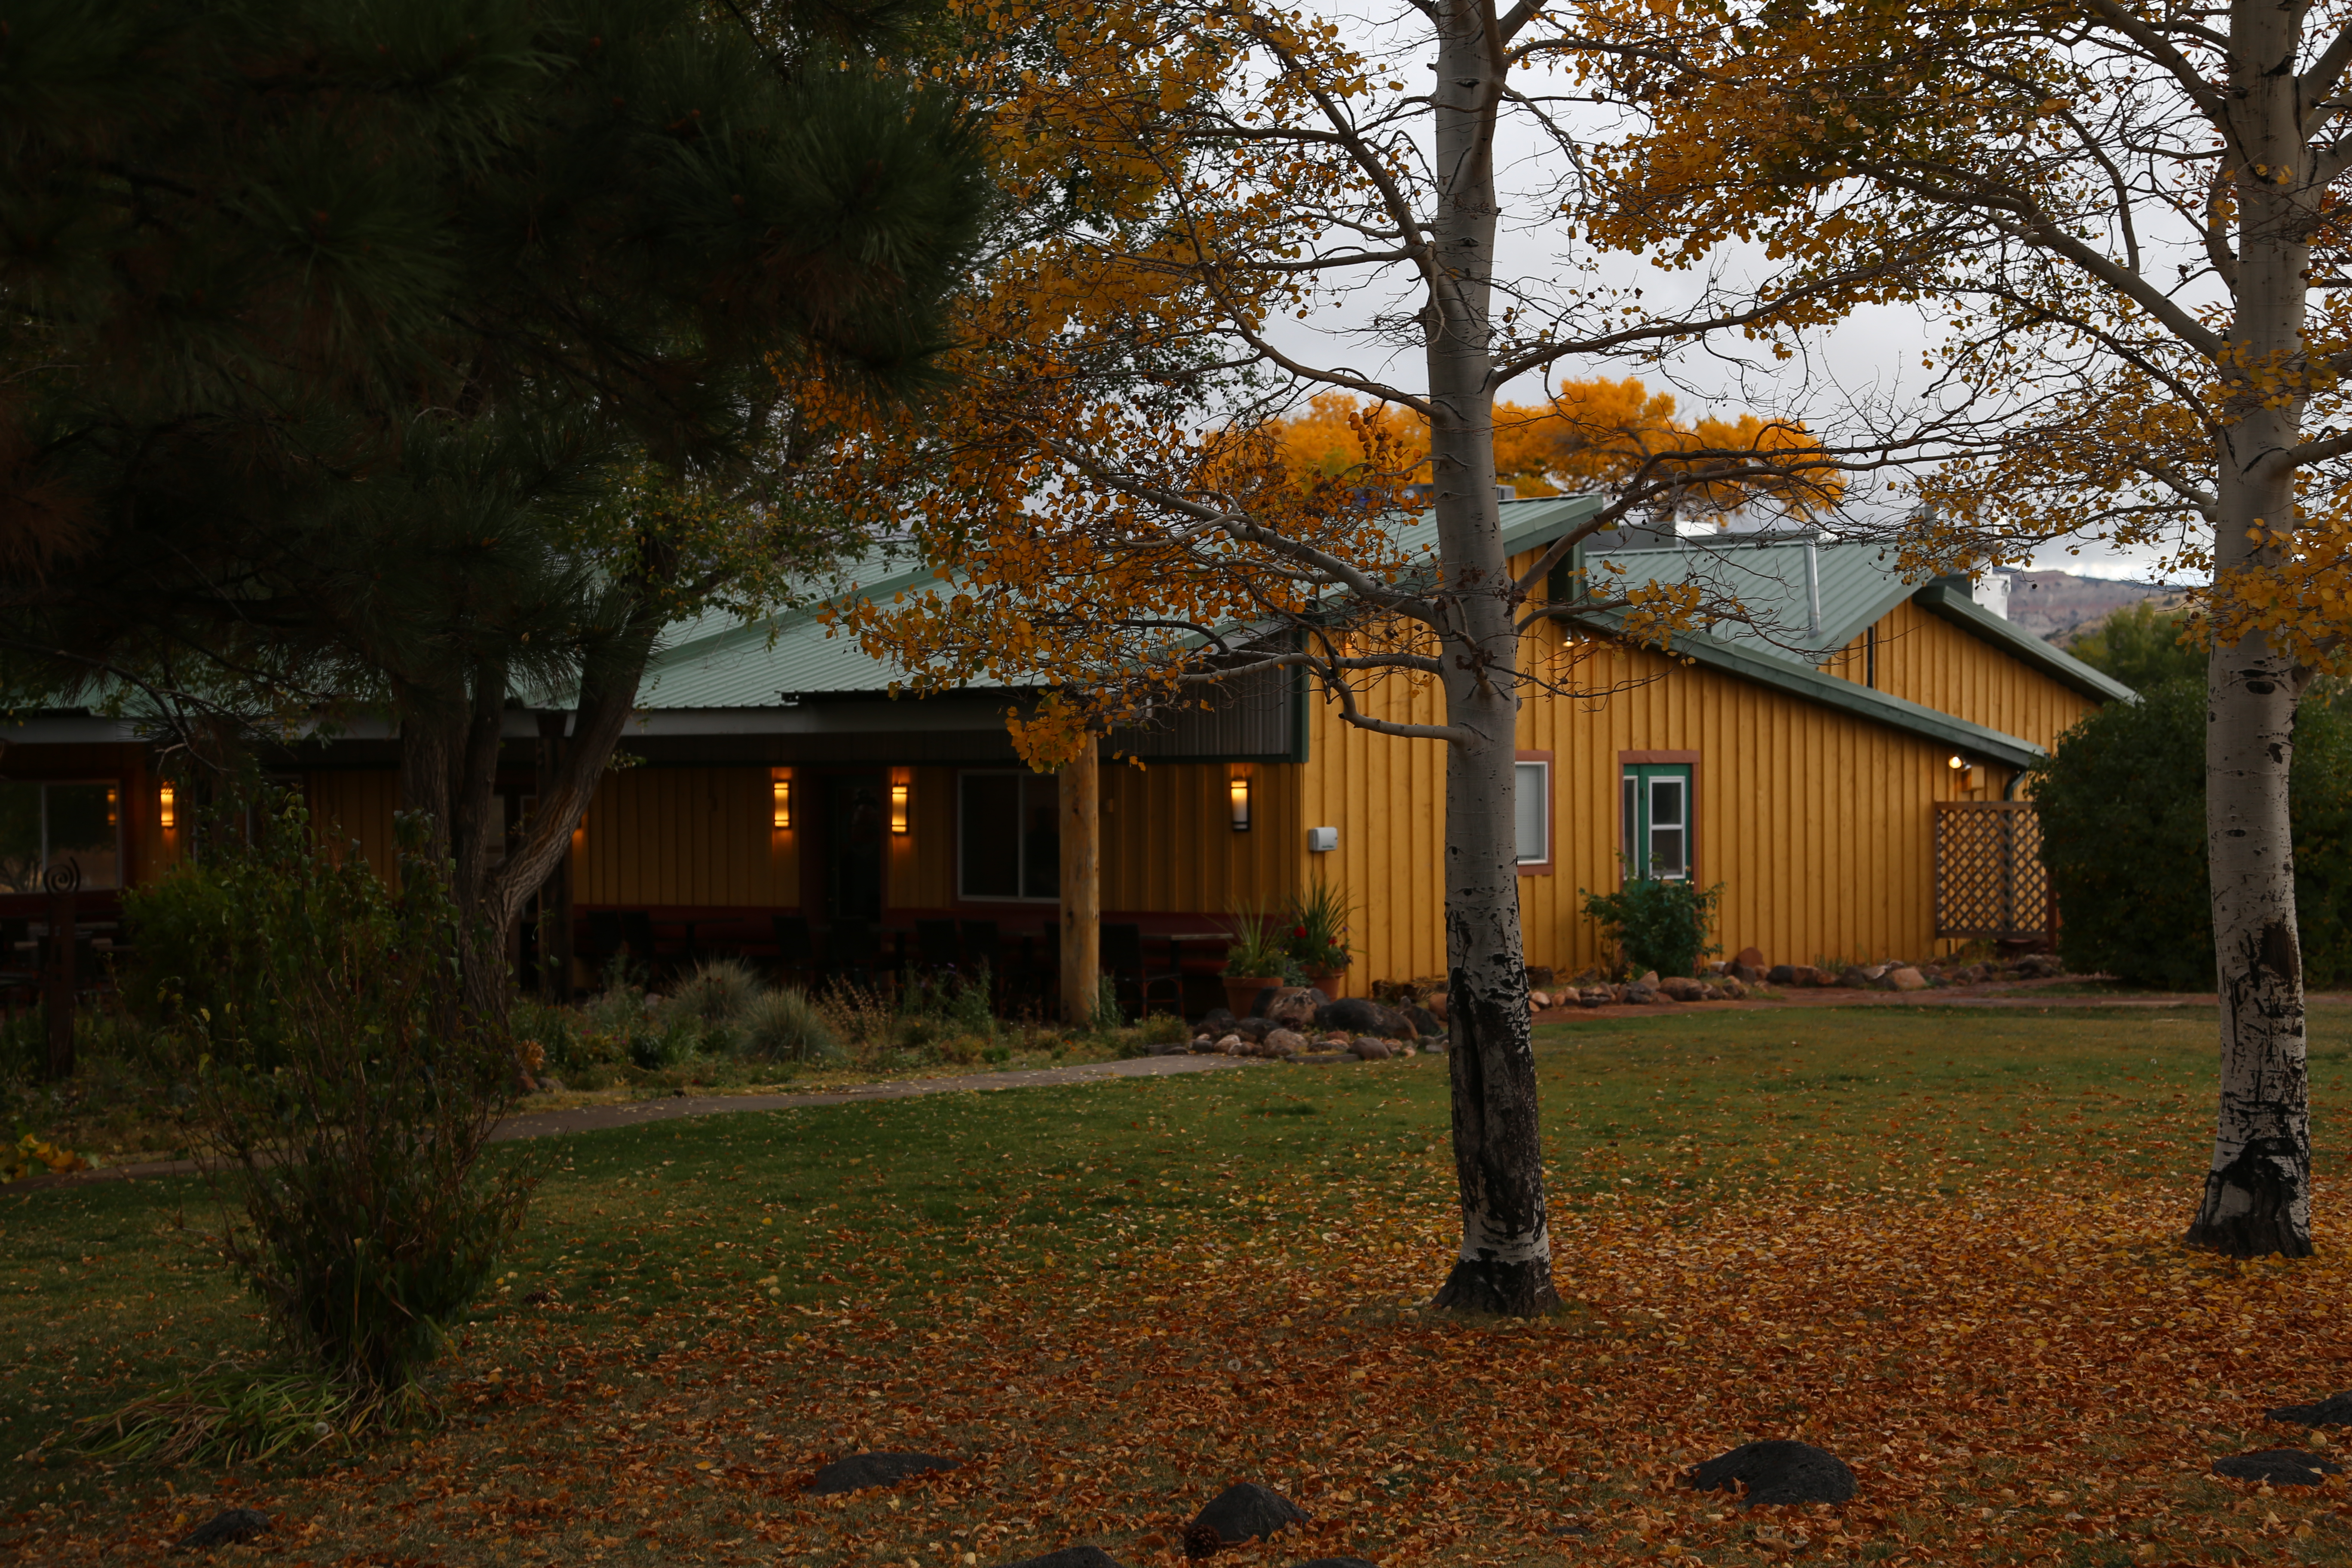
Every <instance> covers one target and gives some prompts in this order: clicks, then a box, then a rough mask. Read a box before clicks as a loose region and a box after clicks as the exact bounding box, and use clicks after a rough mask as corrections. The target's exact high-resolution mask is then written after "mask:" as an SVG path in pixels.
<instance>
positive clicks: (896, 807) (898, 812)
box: [890, 784, 908, 834]
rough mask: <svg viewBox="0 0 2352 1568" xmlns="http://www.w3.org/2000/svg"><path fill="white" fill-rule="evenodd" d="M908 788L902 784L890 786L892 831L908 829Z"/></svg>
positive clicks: (903, 831)
mask: <svg viewBox="0 0 2352 1568" xmlns="http://www.w3.org/2000/svg"><path fill="white" fill-rule="evenodd" d="M907 788H908V786H907V785H905V784H892V785H891V786H890V831H891V832H893V833H898V834H903V833H905V832H906V831H907Z"/></svg>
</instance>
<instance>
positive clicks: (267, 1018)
mask: <svg viewBox="0 0 2352 1568" xmlns="http://www.w3.org/2000/svg"><path fill="white" fill-rule="evenodd" d="M401 826H402V830H403V838H404V843H405V844H410V845H413V844H414V843H415V842H417V841H418V839H419V838H420V837H421V835H420V834H419V833H418V831H417V825H415V823H413V822H408V821H406V820H404V821H403V822H402V825H401ZM181 878H187V879H197V880H201V882H202V883H203V887H202V889H201V892H202V895H203V896H202V897H201V898H198V899H191V900H184V906H185V907H190V908H205V909H217V910H220V911H221V912H224V913H226V915H227V916H228V917H229V919H230V921H231V926H232V928H233V931H234V933H235V934H234V935H233V936H231V937H230V938H229V940H231V941H233V942H236V943H238V944H240V945H245V944H250V945H252V946H254V947H257V948H258V949H260V950H261V951H262V952H266V953H267V954H268V962H267V963H258V964H257V965H256V966H255V968H254V969H253V970H252V971H251V973H255V974H257V975H258V976H259V977H260V978H259V979H258V980H257V983H256V989H255V991H254V992H253V993H252V994H250V995H248V996H246V997H243V998H240V999H238V1000H237V1001H236V1002H235V1003H234V1004H233V1005H231V1006H230V1007H229V1008H228V1009H227V1010H226V1013H225V1014H224V1015H215V1016H211V1017H208V1018H207V1017H203V1016H194V1017H192V1016H189V1014H188V1013H186V1012H185V1011H184V1009H185V1008H187V1007H188V1005H189V1003H188V1001H187V997H188V995H189V994H190V992H189V991H187V990H180V991H177V992H175V993H174V992H163V993H159V994H161V995H163V996H164V997H165V998H166V1001H165V1005H168V1006H171V1007H173V1008H175V1009H182V1010H183V1011H180V1012H179V1015H178V1017H177V1020H176V1021H177V1023H178V1024H179V1026H182V1027H184V1028H186V1029H188V1030H189V1031H190V1036H189V1037H190V1040H191V1043H192V1044H193V1045H194V1046H196V1047H198V1053H197V1055H196V1057H195V1059H194V1063H193V1064H192V1065H193V1066H194V1068H195V1071H196V1081H197V1091H196V1105H195V1110H194V1114H195V1117H196V1120H197V1121H198V1124H199V1126H200V1128H201V1130H202V1136H201V1137H200V1138H199V1139H198V1141H197V1144H198V1148H199V1151H200V1155H199V1157H200V1159H201V1161H202V1163H203V1164H204V1165H205V1173H206V1174H207V1176H208V1177H209V1178H210V1179H211V1181H212V1183H213V1186H214V1190H215V1194H217V1195H218V1196H219V1198H220V1201H221V1203H222V1205H223V1208H224V1210H225V1211H228V1213H227V1215H226V1217H227V1219H228V1223H227V1224H226V1226H225V1227H224V1231H225V1234H224V1237H223V1250H224V1252H225V1253H226V1256H227V1258H228V1259H229V1262H230V1264H231V1265H232V1267H233V1268H235V1269H236V1272H237V1273H238V1274H239V1275H240V1276H241V1277H242V1278H243V1279H244V1280H245V1282H246V1284H247V1286H248V1287H250V1288H251V1289H252V1290H253V1291H254V1293H255V1294H256V1295H257V1296H258V1297H259V1298H260V1300H261V1302H262V1305H263V1309H264V1311H265V1314H266V1316H267V1318H268V1321H269V1323H270V1325H271V1327H272V1328H273V1329H274V1330H275V1331H276V1332H277V1334H278V1338H279V1340H280V1341H281V1342H282V1343H284V1345H285V1346H286V1347H287V1348H288V1349H289V1351H291V1352H294V1354H295V1355H296V1356H297V1357H298V1358H299V1360H300V1361H301V1362H303V1363H307V1364H308V1365H309V1366H310V1367H312V1368H315V1369H317V1370H318V1371H320V1372H322V1373H326V1374H327V1375H328V1376H330V1377H331V1378H333V1379H335V1380H337V1381H339V1382H341V1383H342V1384H345V1385H347V1386H349V1387H351V1388H353V1389H356V1390H361V1391H364V1392H365V1394H366V1395H367V1396H368V1398H369V1399H370V1400H372V1401H373V1400H378V1399H390V1400H394V1401H397V1400H399V1399H400V1398H402V1397H404V1395H405V1394H406V1393H407V1391H408V1390H409V1389H410V1388H411V1387H412V1385H413V1381H414V1378H415V1373H417V1371H418V1370H420V1369H421V1368H422V1367H423V1366H424V1364H425V1363H427V1362H428V1361H430V1360H431V1359H432V1358H433V1357H434V1356H435V1355H436V1354H437V1353H438V1352H439V1351H440V1349H441V1348H442V1346H443V1344H444V1342H445V1341H446V1337H447V1331H448V1325H449V1324H450V1323H451V1322H452V1321H455V1319H456V1318H457V1315H458V1314H459V1313H460V1312H462V1311H463V1310H465V1308H466V1307H467V1305H468V1304H469V1303H470V1302H472V1301H473V1300H474V1299H475V1297H476V1296H477V1295H478V1294H479V1293H480V1291H481V1289H482V1288H483V1287H484V1286H485V1285H486V1284H487V1283H488V1280H489V1279H490V1276H491V1272H492V1270H493V1269H494V1268H495V1267H496V1266H497V1262H498V1259H499V1255H500V1253H501V1252H502V1251H503V1249H504V1248H505V1247H506V1246H507V1245H508V1243H509V1240H510V1239H511V1238H512V1237H513V1236H514V1234H515V1232H516V1230H517V1228H518V1227H519V1226H520V1224H521V1221H522V1215H523V1209H524V1205H525V1203H526V1201H527V1199H528V1196H529V1194H530V1185H531V1180H530V1176H529V1175H528V1174H527V1173H525V1172H524V1171H523V1170H522V1168H520V1166H519V1165H517V1164H516V1163H511V1162H509V1163H506V1164H505V1166H504V1168H503V1169H502V1170H499V1171H495V1172H493V1171H488V1170H485V1169H484V1167H483V1165H482V1160H481V1156H482V1152H483V1149H484V1146H485V1144H486V1142H487V1141H488V1136H489V1132H490V1130H491V1128H492V1127H493V1126H494V1125H495V1123H496V1121H497V1120H498V1118H499V1114H500V1113H501V1112H502V1111H504V1110H506V1108H507V1107H508V1106H509V1105H510V1104H511V1103H512V1100H513V1097H514V1093H515V1089H516V1081H515V1079H516V1075H515V1056H514V1047H513V1043H512V1041H511V1039H510V1038H509V1036H508V1035H507V1034H506V1033H505V1031H504V1030H503V1028H502V1027H499V1026H497V1025H496V1024H495V1023H494V1022H493V1021H491V1020H487V1019H482V1018H478V1017H474V1016H469V1015H468V1014H467V1012H466V1011H465V1010H464V1008H463V1007H462V1006H461V1005H460V1003H459V994H458V993H459V988H458V982H457V957H458V953H459V952H460V937H461V931H460V928H459V921H458V918H457V913H456V911H455V910H454V909H453V908H452V907H451V905H450V903H449V901H448V899H447V897H446V892H445V891H444V884H443V881H442V879H441V878H440V877H438V876H436V874H435V872H434V869H433V868H430V867H428V866H425V865H424V864H423V863H421V862H418V861H415V860H413V859H410V858H407V857H406V856H405V855H404V858H403V875H402V877H401V882H400V890H399V891H398V892H396V893H395V892H393V891H391V890H389V889H386V888H385V887H384V885H383V883H382V882H380V881H378V880H377V879H376V878H375V876H374V875H373V873H372V872H371V871H370V870H369V869H368V868H367V866H366V865H365V863H364V862H362V861H361V860H360V859H359V858H357V857H352V858H350V859H349V860H348V861H347V862H346V863H344V864H342V865H340V866H339V865H336V864H333V863H332V862H331V861H330V860H328V859H327V858H325V857H324V856H323V855H321V854H320V853H319V852H318V851H317V850H316V849H315V848H314V847H312V846H311V844H310V838H309V829H308V824H307V822H306V821H305V820H304V818H303V816H302V813H301V811H300V808H299V806H297V807H292V808H289V809H288V810H286V811H284V812H283V813H278V814H272V815H269V816H265V817H264V818H263V819H262V821H261V822H260V824H259V826H258V827H257V831H256V834H255V836H254V839H253V842H252V843H251V844H250V845H249V846H245V847H230V846H226V845H219V846H215V849H214V857H213V858H212V859H211V860H210V861H209V862H208V863H207V864H206V865H205V866H203V867H196V868H187V869H185V870H184V871H180V872H175V873H173V876H171V877H167V878H166V879H164V881H165V885H166V887H168V885H169V884H170V883H172V882H173V881H174V880H176V879H181ZM158 901H159V902H162V901H163V900H158ZM213 994H215V995H218V994H222V993H218V992H215V993H213ZM208 1047H225V1048H223V1049H220V1050H219V1051H218V1052H217V1054H216V1053H215V1050H214V1049H212V1048H208ZM371 1407H373V1405H372V1406H371Z"/></svg>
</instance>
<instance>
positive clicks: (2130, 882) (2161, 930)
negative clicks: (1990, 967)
mask: <svg viewBox="0 0 2352 1568" xmlns="http://www.w3.org/2000/svg"><path fill="white" fill-rule="evenodd" d="M2348 704H2352V696H2347V694H2345V693H2342V692H2338V691H2332V690H2315V692H2314V693H2313V694H2312V695H2310V696H2308V697H2306V698H2305V700H2304V702H2303V707H2302V710H2301V711H2300V713H2298V715H2297V716H2296V720H2295V750H2294V784H2293V786H2292V793H2291V795H2290V797H2289V802H2288V806H2289V810H2290V812H2291V813H2292V816H2293V821H2294V851H2295V912H2296V919H2297V921H2298V922H2299V923H2300V925H2301V927H2302V931H2303V962H2304V975H2305V982H2306V983H2307V984H2311V985H2315V986H2321V987H2326V986H2333V985H2338V984H2344V983H2345V982H2346V981H2347V980H2352V712H2347V705H2348ZM2023 787H2024V788H2025V789H2026V790H2027V791H2028V792H2030V793H2031V795H2032V798H2033V801H2034V803H2035V805H2037V806H2039V807H2040V809H2041V816H2042V863H2043V864H2044V865H2045V866H2047V867H2048V868H2049V870H2050V878H2051V883H2052V887H2053V890H2054V891H2055V892H2056V893H2057V896H2058V918H2059V922H2060V935H2059V946H2060V948H2061V950H2062V951H2063V952H2064V953H2065V955H2066V962H2067V963H2068V965H2069V966H2070V967H2072V968H2074V969H2077V970H2081V971H2084V972H2086V973H2087V972H2093V971H2097V972H2102V973H2108V974H2113V975H2115V976H2116V978H2118V979H2120V980H2125V981H2128V982H2129V983H2131V984H2135V985H2147V986H2156V987H2161V988H2164V989H2168V990H2181V991H2192V990H2203V989H2206V988H2208V987H2210V986H2211V985H2212V984H2213V983H2214V979H2213V910H2212V901H2211V900H2212V881H2211V879H2210V876H2209V874H2208V871H2207V866H2206V858H2205V689H2204V686H2203V684H2202V683H2201V682H2199V681H2190V680H2174V681H2168V682H2166V683H2164V684H2162V685H2159V686H2156V687H2153V688H2151V689H2148V690H2147V691H2145V692H2143V693H2141V700H2139V701H2138V702H2137V703H2131V702H2115V703H2109V704H2108V705H2107V706H2105V707H2104V708H2102V709H2100V710H2098V711H2097V712H2095V713H2093V714H2092V715H2091V716H2090V717H2088V718H2086V719H2084V721H2082V722H2081V723H2079V724H2077V725H2075V726H2074V728H2073V729H2072V730H2069V731H2067V732H2066V733H2065V734H2064V735H2063V736H2062V737H2061V738H2060V739H2059V742H2058V746H2057V749H2056V750H2055V751H2054V752H2052V754H2051V755H2050V756H2049V758H2048V759H2046V760H2045V761H2043V762H2042V763H2040V764H2039V765H2037V766H2036V767H2035V768H2034V769H2033V770H2032V773H2030V774H2029V775H2028V777H2027V780H2026V783H2025V784H2024V786H2023Z"/></svg>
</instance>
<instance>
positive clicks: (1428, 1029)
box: [1397, 1007, 1445, 1040]
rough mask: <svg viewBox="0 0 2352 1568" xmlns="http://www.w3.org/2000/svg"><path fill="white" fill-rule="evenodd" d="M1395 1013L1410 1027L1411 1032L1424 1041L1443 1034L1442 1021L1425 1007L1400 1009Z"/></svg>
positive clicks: (1443, 1025) (1443, 1026)
mask: <svg viewBox="0 0 2352 1568" xmlns="http://www.w3.org/2000/svg"><path fill="white" fill-rule="evenodd" d="M1397 1011H1398V1012H1400V1013H1402V1014H1403V1015H1404V1021H1405V1022H1406V1023H1408V1024H1411V1025H1412V1032H1413V1033H1414V1034H1416V1035H1419V1036H1420V1037H1422V1038H1423V1039H1424V1040H1434V1039H1437V1038H1439V1037H1442V1036H1444V1033H1445V1024H1444V1020H1443V1019H1441V1018H1439V1017H1438V1016H1437V1015H1436V1014H1434V1013H1433V1012H1431V1011H1430V1010H1429V1009H1428V1008H1426V1007H1400V1008H1398V1009H1397Z"/></svg>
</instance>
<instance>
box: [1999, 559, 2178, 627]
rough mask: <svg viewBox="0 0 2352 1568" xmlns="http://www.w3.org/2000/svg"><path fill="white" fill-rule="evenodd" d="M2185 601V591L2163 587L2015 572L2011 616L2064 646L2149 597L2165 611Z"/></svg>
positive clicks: (2068, 574) (2071, 575)
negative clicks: (2181, 592)
mask: <svg viewBox="0 0 2352 1568" xmlns="http://www.w3.org/2000/svg"><path fill="white" fill-rule="evenodd" d="M2179 598H2180V590H2179V589H2178V588H2170V587H2167V586H2165V585H2164V584H2160V583H2126V582H2119V581H2117V580H2116V579H2115V578H2112V577H2084V576H2079V575H2077V574H2074V573H2072V572H2015V573H2011V574H2010V590H2009V618H2010V622H2011V625H2013V626H2018V627H2020V628H2021V629H2022V630H2025V631H2029V632H2032V634H2033V635H2034V636H2035V637H2040V638H2042V640H2043V641H2045V642H2053V643H2058V644H2061V645H2063V644H2064V643H2066V642H2067V641H2069V640H2070V639H2072V638H2073V637H2075V636H2077V635H2078V634H2080V633H2083V632H2086V631H2088V630H2090V629H2091V627H2093V626H2096V625H2097V624H2098V623H2099V622H2101V621H2103V620H2105V619H2106V618H2107V617H2108V616H2112V615H2114V614H2115V613H2116V611H2117V610H2121V609H2127V608H2129V607H2130V606H2131V605H2137V604H2138V603H2139V602H2140V601H2141V600H2143V599H2154V600H2156V601H2157V603H2158V605H2159V607H2161V606H2164V605H2171V604H2174V603H2177V602H2178V601H2179Z"/></svg>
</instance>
